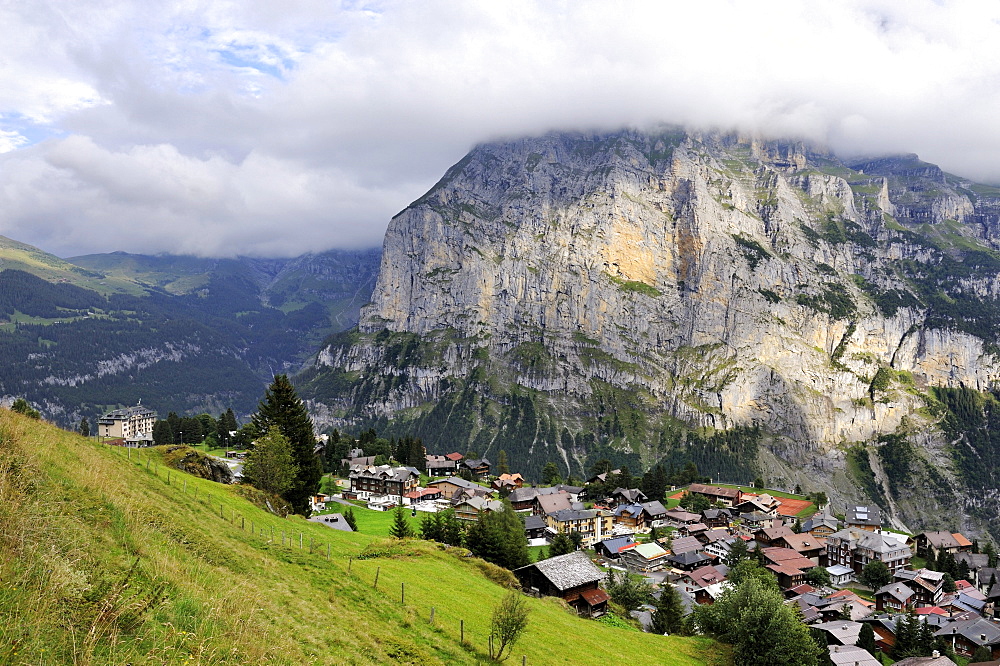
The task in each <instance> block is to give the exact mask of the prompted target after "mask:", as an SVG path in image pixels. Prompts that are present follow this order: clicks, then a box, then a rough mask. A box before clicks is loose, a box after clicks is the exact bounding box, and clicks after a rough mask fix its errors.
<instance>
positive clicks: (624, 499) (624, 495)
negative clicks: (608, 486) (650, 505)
mask: <svg viewBox="0 0 1000 666" xmlns="http://www.w3.org/2000/svg"><path fill="white" fill-rule="evenodd" d="M609 499H610V500H611V501H612V502H614V503H617V504H642V503H643V502H645V501H647V500H648V499H649V498H648V497H646V493H644V492H642V491H641V490H639V489H638V488H615V489H614V492H612V493H611V495H610V497H609Z"/></svg>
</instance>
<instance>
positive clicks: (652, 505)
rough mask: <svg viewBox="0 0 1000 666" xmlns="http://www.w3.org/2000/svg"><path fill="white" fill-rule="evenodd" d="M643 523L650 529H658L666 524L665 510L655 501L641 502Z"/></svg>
mask: <svg viewBox="0 0 1000 666" xmlns="http://www.w3.org/2000/svg"><path fill="white" fill-rule="evenodd" d="M640 506H641V507H642V513H643V521H644V522H645V523H646V524H647V525H649V526H651V527H660V526H662V525H664V524H665V523H666V520H667V509H666V508H665V507H664V506H663V504H661V503H660V502H657V501H656V500H653V501H652V502H643V503H642V504H641V505H640Z"/></svg>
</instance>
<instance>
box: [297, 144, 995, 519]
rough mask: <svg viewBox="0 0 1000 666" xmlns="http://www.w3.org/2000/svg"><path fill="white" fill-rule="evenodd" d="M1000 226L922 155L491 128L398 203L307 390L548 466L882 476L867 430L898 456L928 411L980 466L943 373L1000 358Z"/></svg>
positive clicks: (839, 478) (974, 380)
mask: <svg viewBox="0 0 1000 666" xmlns="http://www.w3.org/2000/svg"><path fill="white" fill-rule="evenodd" d="M998 243H1000V191H998V190H996V189H994V188H989V187H985V186H980V185H974V184H972V183H968V182H966V181H963V180H962V179H960V178H957V177H954V176H951V175H949V174H945V173H944V172H942V171H941V170H940V169H938V168H937V167H935V166H933V165H930V164H926V163H923V162H920V161H919V160H918V159H917V158H916V157H915V156H912V155H910V156H903V157H892V158H883V159H877V160H868V161H864V162H858V163H845V162H844V161H842V160H840V159H838V158H837V157H836V156H834V155H832V154H829V153H828V152H825V151H823V150H821V149H817V148H814V147H810V146H807V145H804V144H801V143H795V142H779V141H764V140H761V139H758V138H754V137H741V136H737V135H731V134H730V135H721V134H720V135H715V134H712V135H708V134H697V133H689V132H685V131H681V130H677V129H667V130H664V131H660V132H653V133H641V132H636V131H623V132H618V133H613V134H607V135H585V134H551V135H547V136H543V137H537V138H528V139H523V140H516V141H509V142H503V143H495V144H488V145H482V146H479V147H477V148H475V149H474V150H473V151H472V152H471V153H470V154H469V155H467V156H466V157H465V158H464V159H463V160H462V161H461V162H459V163H458V164H456V165H455V166H454V167H452V168H451V169H450V170H449V171H448V172H447V174H446V175H445V176H444V178H442V179H441V181H440V182H439V183H438V184H437V185H436V186H435V187H434V188H433V189H432V190H431V191H430V192H428V193H427V194H426V195H425V196H423V197H422V198H420V199H419V200H417V201H415V202H414V203H413V204H411V205H410V206H409V207H408V208H407V209H405V210H404V211H402V212H401V213H399V214H398V215H397V216H396V217H395V218H393V220H392V222H391V224H390V225H389V228H388V231H387V232H386V237H385V243H384V248H383V254H382V264H381V269H380V273H379V279H378V284H377V286H376V289H375V292H374V294H373V296H372V303H371V304H370V305H369V306H367V307H366V308H365V309H364V310H363V311H362V318H361V324H360V326H359V329H358V330H356V331H354V332H353V333H351V334H350V335H347V336H342V337H340V338H337V339H334V340H332V341H331V342H330V344H329V345H328V346H326V347H325V348H324V349H323V351H322V352H321V353H320V354H319V355H318V358H317V363H316V367H315V368H313V369H311V370H309V371H307V372H306V373H305V375H304V376H303V378H302V379H303V387H304V388H303V391H304V394H305V395H306V396H307V397H308V398H309V399H310V401H311V403H310V404H311V406H312V409H313V412H314V414H315V415H316V416H317V417H318V418H319V420H320V421H321V422H324V423H326V424H335V425H343V424H345V423H354V424H358V423H374V424H377V425H378V426H379V427H381V428H383V429H385V428H388V432H390V433H391V432H397V431H398V432H403V431H404V430H406V431H408V432H414V431H415V432H416V433H417V434H420V435H421V436H423V437H424V439H425V441H426V442H429V444H430V446H431V448H439V447H440V448H452V449H454V448H458V449H460V450H465V449H466V448H470V447H471V448H474V449H475V450H477V451H478V452H480V453H484V454H491V453H492V454H494V455H495V453H496V451H498V450H500V449H505V450H507V452H508V454H509V455H511V459H512V461H513V462H515V463H516V464H517V465H518V466H519V467H523V468H525V469H527V470H528V471H537V469H539V468H540V467H541V465H543V464H544V463H545V462H546V461H548V460H555V461H559V462H560V463H561V465H562V468H563V470H564V472H566V473H575V474H577V475H581V474H582V473H583V472H584V471H585V469H586V466H587V464H588V458H589V459H590V461H591V462H592V461H593V459H594V456H598V457H601V456H604V457H608V456H614V455H619V456H622V457H624V458H625V459H627V460H630V461H632V462H633V464H638V463H639V461H640V460H641V463H642V464H644V465H649V464H652V463H654V462H657V461H660V460H667V461H669V462H677V463H679V462H683V461H685V460H688V459H694V460H697V461H699V466H700V467H702V469H705V470H708V471H709V472H710V473H714V474H715V475H716V476H718V475H723V476H725V477H727V478H730V479H731V480H738V481H745V480H747V479H749V478H753V476H754V475H756V474H758V473H762V474H764V475H766V476H768V477H769V478H770V479H780V480H781V481H783V482H784V483H785V484H787V485H788V486H794V485H795V484H797V483H798V484H800V485H802V486H803V487H807V488H815V489H819V488H824V489H826V490H828V491H829V492H832V493H834V495H835V496H836V497H838V498H840V499H846V498H850V497H860V496H862V495H863V494H864V493H865V492H866V491H865V487H864V486H865V479H864V478H862V477H863V476H864V474H859V472H858V471H857V469H856V465H855V466H854V467H853V468H852V466H851V465H850V462H851V461H850V455H849V452H850V451H852V450H855V451H856V450H857V449H856V445H857V444H858V443H862V445H864V446H866V447H867V448H866V449H865V451H866V454H865V455H866V456H867V457H868V458H870V462H873V463H874V469H873V470H870V471H871V474H872V475H877V473H878V472H879V468H878V464H877V463H878V456H877V455H875V451H876V449H877V448H878V438H879V436H881V435H885V434H887V433H901V434H903V435H907V434H910V435H911V439H912V440H913V441H914V442H919V444H918V446H917V450H918V452H919V456H918V459H917V462H915V463H914V465H916V468H915V469H917V468H919V469H920V470H925V471H926V470H927V469H930V470H935V471H937V470H941V471H940V474H943V477H942V480H941V481H940V483H941V484H944V485H946V486H947V487H949V488H958V487H960V486H961V482H960V479H958V476H959V475H958V473H957V470H956V469H955V468H954V465H952V463H951V462H950V459H949V458H948V456H947V454H946V452H942V451H943V449H942V447H943V439H942V437H935V436H929V435H928V434H927V433H928V428H930V427H931V426H932V425H933V423H934V422H935V418H936V417H935V416H934V415H933V414H932V412H931V410H928V409H927V404H928V400H929V399H930V398H928V395H929V394H928V393H927V390H928V388H929V387H935V386H945V387H954V386H964V387H972V388H975V389H979V390H987V389H989V388H991V387H992V386H993V385H994V383H995V382H996V379H997V376H998V374H1000V358H998V356H997V355H996V354H997V349H998V348H997V346H996V342H997V338H996V333H995V330H994V329H993V324H994V323H995V321H1000V318H996V320H994V317H995V312H994V309H995V308H996V303H995V299H996V298H997V295H998V291H1000V279H998V271H1000V260H998V259H997V256H1000V255H998V254H997V253H996V252H995V251H994V250H995V247H997V245H998ZM931 430H933V428H931ZM725 432H729V433H736V436H734V437H729V438H728V439H726V438H719V435H720V434H721V433H725ZM918 433H919V437H917V434H918ZM713 437H714V438H715V439H713ZM741 447H742V448H741ZM852 447H855V448H854V449H852ZM748 452H749V454H750V457H751V459H750V460H747V459H746V456H747V454H748ZM869 454H871V455H869ZM870 466H871V465H869V467H870ZM852 470H853V471H852ZM918 471H919V470H918ZM915 473H916V472H915ZM927 473H928V474H929V473H930V472H927ZM917 476H918V477H919V476H920V474H917ZM935 478H936V477H935ZM876 483H878V479H876ZM884 485H885V484H881V485H880V486H879V487H882V486H884ZM869 494H870V493H869ZM891 495H892V493H889V498H888V499H886V500H885V501H886V503H889V502H890V501H894V500H893V498H892V497H891ZM946 495H947V493H944V496H946ZM942 501H944V502H946V503H947V497H945V499H944V500H942ZM961 502H962V500H961V499H957V500H953V501H951V504H950V506H952V508H953V509H955V510H956V511H957V510H958V508H960V507H959V505H960V504H961ZM900 504H902V505H906V504H907V503H906V502H905V501H902V502H900ZM888 508H889V509H890V511H894V512H895V518H896V520H897V522H899V523H900V524H903V523H905V522H906V521H911V520H914V519H915V518H916V517H915V516H914V514H913V512H912V511H910V510H909V509H904V508H897V507H896V506H895V505H894V506H891V507H888Z"/></svg>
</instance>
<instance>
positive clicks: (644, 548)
mask: <svg viewBox="0 0 1000 666" xmlns="http://www.w3.org/2000/svg"><path fill="white" fill-rule="evenodd" d="M627 552H632V553H638V554H639V555H641V556H642V557H643V559H646V560H658V559H660V558H661V557H666V556H667V551H665V550H663V549H662V548H660V547H659V546H658V545H657V544H655V543H639V544H636V545H635V546H633V547H632V548H629V549H628V551H627Z"/></svg>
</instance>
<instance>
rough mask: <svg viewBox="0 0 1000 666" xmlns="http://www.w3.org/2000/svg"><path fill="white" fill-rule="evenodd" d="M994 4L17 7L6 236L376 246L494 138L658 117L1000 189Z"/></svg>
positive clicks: (110, 242) (6, 47) (211, 251)
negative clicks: (938, 171)
mask: <svg viewBox="0 0 1000 666" xmlns="http://www.w3.org/2000/svg"><path fill="white" fill-rule="evenodd" d="M998 18H1000V10H997V8H996V6H994V5H988V4H986V3H949V2H929V1H923V0H916V1H908V2H888V1H876V0H855V1H854V2H839V1H838V2H832V1H831V2H826V3H822V4H821V3H799V2H791V1H775V2H757V3H742V2H736V1H732V2H722V1H716V2H702V3H662V2H633V3H613V2H606V1H592V2H588V1H581V2H566V3H561V2H558V3H549V2H527V1H514V2H509V3H496V2H487V1H483V2H444V1H441V0H426V1H423V2H420V3H407V2H393V1H385V2H378V1H376V2H369V3H365V2H341V3H339V4H336V3H330V2H327V1H320V0H316V1H312V0H299V1H298V2H285V3H271V2H260V1H258V2H197V1H196V2H184V3H180V2H176V3H142V2H136V1H131V0H130V1H126V0H121V1H116V0H102V1H96V0H95V1H93V2H91V1H87V2H69V1H54V0H50V1H48V2H44V1H43V2H37V3H8V4H6V5H4V6H3V7H0V21H3V25H4V26H5V27H6V30H5V33H6V36H7V37H9V39H5V40H4V41H3V42H2V43H0V152H2V153H3V154H2V155H0V234H3V235H6V236H10V237H13V238H17V239H18V240H23V241H25V242H29V243H33V244H36V245H39V246H41V247H43V248H44V249H46V250H49V251H52V252H55V253H57V254H61V255H64V256H66V255H72V254H81V253H85V252H105V251H112V250H128V251H133V252H171V253H191V254H198V255H206V256H207V255H233V254H253V255H293V254H299V253H302V252H306V251H319V250H323V249H327V248H331V247H363V246H372V245H377V244H379V243H380V242H381V237H382V234H383V231H384V229H385V225H386V223H387V222H388V220H389V218H390V217H391V216H392V215H393V214H394V213H396V212H397V211H399V210H400V209H401V208H403V207H404V206H406V205H407V204H408V203H409V202H410V201H412V200H413V199H415V198H416V197H418V196H419V195H420V194H422V193H423V192H424V191H425V190H426V189H427V188H428V187H430V186H431V185H432V184H433V183H434V182H435V181H436V180H437V179H438V178H439V177H440V176H441V174H442V173H443V172H444V170H445V169H446V168H447V167H448V166H449V165H450V164H451V163H453V162H455V161H457V160H458V159H459V158H460V157H461V156H462V154H464V152H465V151H466V150H468V149H469V148H470V147H471V146H472V145H473V144H475V143H477V142H479V141H484V140H490V139H493V138H497V137H504V136H517V135H524V134H538V133H542V132H545V131H549V130H553V129H615V128H618V127H622V126H626V125H632V126H640V127H641V126H645V125H649V124H653V123H659V122H671V123H681V124H690V125H695V126H699V127H721V128H734V129H741V130H747V131H756V132H761V133H764V134H771V135H789V136H797V137H805V138H810V139H812V140H815V141H818V142H821V143H824V144H826V145H829V146H831V147H833V148H834V149H836V150H840V151H842V152H852V153H860V152H863V153H882V152H917V153H919V154H920V155H921V157H922V158H924V159H926V160H928V161H932V162H936V163H939V164H941V165H942V166H943V167H944V168H946V169H947V170H950V171H953V172H956V173H959V174H961V175H965V176H968V177H972V178H977V179H984V180H990V181H1000V162H998V161H997V160H996V158H995V155H997V154H998V153H1000V126H998V125H997V124H996V122H995V118H996V116H997V112H998V111H1000V58H998V57H997V46H996V45H997V44H1000V23H998ZM40 45H41V46H40Z"/></svg>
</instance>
